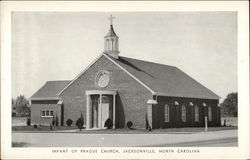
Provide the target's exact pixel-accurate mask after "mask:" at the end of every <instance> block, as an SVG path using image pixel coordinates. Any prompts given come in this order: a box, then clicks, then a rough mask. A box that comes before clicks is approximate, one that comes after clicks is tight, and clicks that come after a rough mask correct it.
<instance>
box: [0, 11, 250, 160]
mask: <svg viewBox="0 0 250 160" xmlns="http://www.w3.org/2000/svg"><path fill="white" fill-rule="evenodd" d="M90 8H91V7H90ZM9 18H10V19H9V23H10V24H11V27H10V28H9V31H10V35H11V36H10V44H9V46H10V50H11V52H10V55H9V60H10V64H9V66H10V68H9V70H8V71H11V72H10V73H9V77H10V79H9V80H10V81H9V86H10V90H9V91H8V92H7V93H9V95H10V96H8V98H9V99H8V101H9V102H8V104H9V105H10V106H8V108H9V110H8V111H10V113H4V114H6V115H5V116H6V117H7V116H9V118H8V119H9V120H10V122H9V123H8V124H9V126H8V127H9V128H10V134H9V136H10V142H9V143H8V144H7V145H8V146H10V148H11V149H25V150H29V149H36V150H37V151H38V150H39V148H41V149H50V151H49V152H50V154H53V153H54V154H60V156H63V155H64V154H74V152H77V154H81V155H83V154H84V153H86V154H93V155H94V154H107V155H108V154H111V155H112V156H115V155H116V154H156V155H158V154H162V155H161V156H160V157H161V158H173V157H171V153H172V154H173V155H174V154H189V155H192V156H195V155H196V154H197V155H198V154H201V152H202V151H201V149H203V148H211V149H213V148H218V147H219V148H220V149H223V148H225V149H232V150H237V149H239V147H240V145H242V143H240V142H239V137H240V136H239V135H240V132H239V127H240V126H241V125H244V124H240V121H239V119H244V116H242V117H243V118H241V115H243V114H239V113H242V111H241V112H240V110H242V109H243V108H240V107H242V106H240V105H239V104H240V103H239V104H238V101H242V100H240V97H239V94H240V95H241V96H242V97H245V95H247V94H245V92H246V91H243V92H242V91H241V90H240V89H244V87H242V86H239V75H242V74H243V73H240V72H239V66H240V64H239V63H241V64H242V65H244V61H242V60H241V59H240V58H239V55H240V53H239V33H240V32H239V25H238V23H239V13H238V12H237V11H235V10H230V11H228V10H214V11H211V10H210V11H207V10H195V11H185V10H179V11H173V10H165V11H157V10H153V11H152V10H151V11H146V10H145V11H142V10H138V11H133V10H132V11H123V10H122V9H121V10H120V11H119V10H99V11H98V9H96V10H82V11H79V10H75V11H72V10H71V11H55V10H54V11H53V10H49V11H41V10H37V11H34V10H31V11H22V10H17V11H12V12H11V14H10V15H9ZM241 55H245V53H244V52H243V53H241ZM242 57H244V56H242ZM245 63H248V61H247V62H245ZM241 72H242V71H241ZM242 82H243V81H242ZM1 83H2V82H1ZM5 83H6V82H5ZM239 88H240V89H239ZM238 92H239V94H238ZM2 94H3V92H2ZM1 97H2V96H1ZM238 99H239V100H238ZM241 104H248V102H245V103H243V102H242V103H241ZM4 107H6V106H4ZM245 108H247V106H245ZM1 110H2V107H1ZM245 111H249V108H247V109H246V110H245ZM243 112H244V111H243ZM1 114H3V112H2V111H1ZM245 119H246V120H247V117H245ZM248 119H249V115H248ZM247 123H249V120H248V122H247ZM248 127H249V126H248ZM245 129H247V128H245ZM248 129H249V128H248ZM247 133H249V131H247ZM245 138H246V139H245V140H248V138H249V135H247V136H246V137H245ZM247 145H248V144H247ZM245 146H246V145H245ZM72 147H74V148H76V149H75V150H73V149H71V148H72ZM124 147H125V148H124ZM248 147H249V145H248ZM121 148H123V149H121ZM152 148H153V149H152ZM235 153H236V152H235ZM207 154H208V152H207ZM173 155H172V156H173ZM248 155H249V152H248ZM144 156H146V155H144ZM166 156H170V157H166ZM146 157H147V156H146Z"/></svg>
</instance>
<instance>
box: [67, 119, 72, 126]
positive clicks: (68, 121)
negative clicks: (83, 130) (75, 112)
mask: <svg viewBox="0 0 250 160" xmlns="http://www.w3.org/2000/svg"><path fill="white" fill-rule="evenodd" d="M72 123H73V121H72V120H71V119H67V121H66V124H67V126H69V127H70V126H71V125H72Z"/></svg>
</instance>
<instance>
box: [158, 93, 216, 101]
mask: <svg viewBox="0 0 250 160" xmlns="http://www.w3.org/2000/svg"><path fill="white" fill-rule="evenodd" d="M154 95H157V96H167V97H182V98H195V99H197V98H198V99H209V100H210V99H211V100H218V99H219V98H211V97H207V96H204V97H201V96H185V95H170V94H167V93H162V92H155V94H154Z"/></svg>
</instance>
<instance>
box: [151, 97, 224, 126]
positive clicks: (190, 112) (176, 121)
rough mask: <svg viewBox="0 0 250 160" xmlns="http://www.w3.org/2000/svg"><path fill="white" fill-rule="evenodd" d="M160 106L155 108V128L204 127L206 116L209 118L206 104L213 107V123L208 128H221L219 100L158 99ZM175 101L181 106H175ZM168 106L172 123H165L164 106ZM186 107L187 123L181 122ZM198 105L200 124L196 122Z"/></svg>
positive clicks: (209, 123)
mask: <svg viewBox="0 0 250 160" xmlns="http://www.w3.org/2000/svg"><path fill="white" fill-rule="evenodd" d="M157 101H158V105H157V106H155V108H154V114H153V115H154V116H153V121H154V126H155V127H154V128H161V127H162V128H167V127H198V126H204V125H205V121H204V114H205V113H206V114H207V116H208V112H207V111H206V112H205V110H204V109H205V108H204V107H203V106H202V103H206V105H207V107H208V106H211V107H212V121H208V126H219V123H218V121H219V119H220V114H219V111H218V110H219V108H218V107H217V104H218V100H208V99H194V98H178V97H163V96H158V97H157ZM174 101H178V103H179V106H178V107H176V106H175V105H174ZM189 102H192V103H193V104H194V106H190V105H189ZM165 104H168V105H169V107H170V122H169V123H166V122H164V111H165V110H164V106H165ZM182 105H185V106H186V112H187V115H186V119H187V120H186V122H182V120H181V106H182ZM195 105H197V106H198V107H199V122H195V120H194V107H195Z"/></svg>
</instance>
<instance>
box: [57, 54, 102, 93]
mask: <svg viewBox="0 0 250 160" xmlns="http://www.w3.org/2000/svg"><path fill="white" fill-rule="evenodd" d="M103 55H104V54H103V53H102V54H100V55H99V56H98V57H97V58H96V59H95V60H94V61H93V62H92V63H90V64H89V65H88V66H87V67H86V68H85V69H84V70H83V71H82V72H81V73H80V74H78V75H77V76H76V77H75V78H74V79H73V80H72V81H71V82H70V83H69V84H68V85H67V86H66V87H64V88H63V89H62V90H61V91H60V92H59V93H58V94H57V95H60V94H62V92H63V91H64V90H65V89H66V88H68V87H69V86H70V85H71V84H72V83H74V82H75V81H76V80H77V79H78V78H79V77H80V76H81V75H82V74H83V73H85V72H86V71H87V70H88V69H89V68H90V67H91V66H92V65H93V64H95V62H96V61H97V60H98V59H99V58H101V57H102V56H103Z"/></svg>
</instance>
